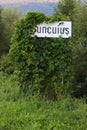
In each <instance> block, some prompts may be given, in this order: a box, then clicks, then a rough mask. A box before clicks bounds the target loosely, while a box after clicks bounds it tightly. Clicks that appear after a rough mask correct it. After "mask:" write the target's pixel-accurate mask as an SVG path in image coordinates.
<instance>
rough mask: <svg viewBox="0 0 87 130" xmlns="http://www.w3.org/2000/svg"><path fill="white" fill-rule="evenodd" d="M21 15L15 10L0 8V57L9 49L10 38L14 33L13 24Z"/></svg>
mask: <svg viewBox="0 0 87 130" xmlns="http://www.w3.org/2000/svg"><path fill="white" fill-rule="evenodd" d="M20 16H21V13H20V12H19V11H18V9H17V8H14V9H11V8H5V9H3V8H0V57H1V56H3V55H5V54H7V53H8V51H9V48H10V38H11V36H12V34H13V32H14V22H15V21H16V20H18V18H19V17H20Z"/></svg>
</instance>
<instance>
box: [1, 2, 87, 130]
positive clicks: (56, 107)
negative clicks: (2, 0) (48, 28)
mask: <svg viewBox="0 0 87 130" xmlns="http://www.w3.org/2000/svg"><path fill="white" fill-rule="evenodd" d="M86 16H87V4H86V3H85V4H82V3H81V2H80V1H79V0H78V1H76V0H61V1H60V2H58V4H57V6H56V7H55V8H54V14H53V15H51V16H47V15H45V14H43V13H41V12H32V11H31V12H28V13H27V14H26V15H25V16H23V15H22V13H21V12H20V11H19V10H18V9H17V8H14V9H11V8H6V9H3V8H2V7H0V130H15V129H17V130H22V129H23V130H58V129H59V130H60V129H61V130H70V129H71V130H86V128H87V122H86V119H87V17H86ZM61 20H71V21H72V25H73V26H72V31H73V32H72V38H69V39H63V38H61V37H60V38H58V39H56V38H50V39H49V38H44V39H42V38H41V39H40V38H37V37H31V35H32V34H33V32H31V30H34V29H35V27H36V26H37V24H39V23H42V22H43V21H45V22H53V21H61Z"/></svg>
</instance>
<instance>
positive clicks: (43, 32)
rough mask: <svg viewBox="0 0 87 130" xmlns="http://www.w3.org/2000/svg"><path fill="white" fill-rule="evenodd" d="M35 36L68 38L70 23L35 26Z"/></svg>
mask: <svg viewBox="0 0 87 130" xmlns="http://www.w3.org/2000/svg"><path fill="white" fill-rule="evenodd" d="M35 35H36V36H37V37H54V38H58V37H62V38H70V37H71V36H72V22H71V21H59V22H53V23H48V24H46V23H42V24H39V25H37V28H36V32H35Z"/></svg>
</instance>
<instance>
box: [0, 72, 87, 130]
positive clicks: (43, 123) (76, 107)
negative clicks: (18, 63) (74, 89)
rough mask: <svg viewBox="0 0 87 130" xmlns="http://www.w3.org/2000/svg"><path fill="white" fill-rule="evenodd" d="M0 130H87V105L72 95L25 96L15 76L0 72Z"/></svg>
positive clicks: (83, 100)
mask: <svg viewBox="0 0 87 130" xmlns="http://www.w3.org/2000/svg"><path fill="white" fill-rule="evenodd" d="M0 130H87V104H86V103H85V99H76V98H71V97H67V98H65V99H58V100H57V101H52V100H45V99H40V98H39V97H38V95H34V96H27V97H24V96H23V95H20V93H19V84H18V82H17V81H15V78H14V77H13V76H10V77H7V76H4V75H3V73H0Z"/></svg>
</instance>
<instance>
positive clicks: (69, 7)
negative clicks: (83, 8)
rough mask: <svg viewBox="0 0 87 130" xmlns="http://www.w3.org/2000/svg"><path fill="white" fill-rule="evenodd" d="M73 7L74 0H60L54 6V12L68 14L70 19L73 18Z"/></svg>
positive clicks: (74, 6) (74, 5)
mask: <svg viewBox="0 0 87 130" xmlns="http://www.w3.org/2000/svg"><path fill="white" fill-rule="evenodd" d="M75 8H76V1H75V0H61V1H59V2H58V4H57V7H56V8H55V13H56V14H58V13H62V14H63V15H66V16H69V17H70V19H73V15H74V10H75Z"/></svg>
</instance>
